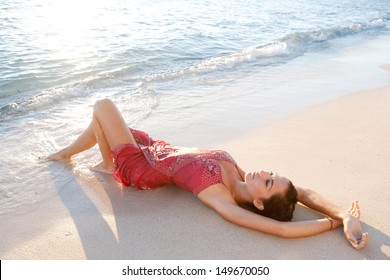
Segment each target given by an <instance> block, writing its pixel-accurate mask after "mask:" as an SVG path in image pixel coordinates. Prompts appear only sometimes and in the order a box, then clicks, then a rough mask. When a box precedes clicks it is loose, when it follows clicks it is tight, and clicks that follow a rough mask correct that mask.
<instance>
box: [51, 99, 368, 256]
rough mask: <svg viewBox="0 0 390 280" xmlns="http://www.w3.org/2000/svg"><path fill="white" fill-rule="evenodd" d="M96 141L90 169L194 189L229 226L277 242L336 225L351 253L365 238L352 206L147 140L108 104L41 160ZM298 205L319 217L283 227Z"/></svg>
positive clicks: (146, 184) (218, 158)
mask: <svg viewBox="0 0 390 280" xmlns="http://www.w3.org/2000/svg"><path fill="white" fill-rule="evenodd" d="M96 143H97V144H98V145H99V148H100V151H101V154H102V157H103V161H102V162H101V163H100V164H98V165H96V166H94V167H92V168H91V169H92V170H94V171H99V172H104V173H109V174H113V176H114V178H115V179H116V180H117V181H118V182H120V183H121V184H123V185H125V186H129V185H133V186H135V187H137V188H139V189H154V188H157V187H159V186H162V185H165V184H174V185H177V186H180V187H181V188H183V189H186V190H188V191H191V192H193V193H194V194H195V195H196V196H197V197H198V198H199V199H200V200H201V201H202V202H203V203H204V204H206V205H207V206H209V207H210V208H212V209H214V210H215V211H217V212H218V213H219V214H220V215H221V216H222V217H223V218H224V219H226V220H228V221H230V222H232V223H235V224H237V225H240V226H244V227H247V228H251V229H255V230H258V231H261V232H265V233H269V234H274V235H277V236H281V237H305V236H311V235H315V234H318V233H322V232H325V231H328V230H331V229H333V228H336V227H338V226H341V225H343V226H344V233H345V236H346V238H347V239H348V241H349V242H350V244H351V245H352V246H353V247H354V248H356V249H362V248H364V247H366V246H367V244H368V233H362V229H361V225H360V221H359V217H360V209H359V205H358V202H353V203H352V205H351V207H350V208H349V210H348V211H342V210H341V209H340V208H339V207H338V206H336V205H334V204H333V203H331V202H330V201H328V200H326V199H325V198H323V197H322V196H320V195H319V194H317V193H316V192H314V191H312V190H309V189H306V188H302V187H294V185H293V184H292V183H291V181H290V180H288V179H287V178H285V177H281V176H279V175H278V174H274V173H272V172H264V171H260V172H244V171H243V170H242V169H241V168H240V167H239V166H238V165H237V163H236V162H235V161H234V159H233V158H232V157H231V156H230V155H229V154H228V153H226V152H224V151H221V150H202V149H198V148H180V147H176V146H172V145H170V144H168V143H166V142H164V141H162V140H154V139H152V138H151V137H149V136H148V134H146V133H145V132H142V131H139V130H135V129H132V128H128V127H127V125H126V123H125V121H124V120H123V117H122V115H121V114H120V112H119V111H118V109H117V107H116V106H115V105H114V104H113V103H112V102H111V101H110V100H108V99H105V100H100V101H97V102H96V104H95V105H94V111H93V118H92V122H91V124H90V125H89V126H88V127H87V129H86V130H85V131H84V132H83V133H82V134H81V135H80V136H79V137H78V138H77V139H76V140H75V142H74V143H72V144H71V145H69V146H68V147H66V148H64V149H62V150H60V151H58V152H56V153H54V154H52V155H50V156H48V157H46V159H48V160H57V161H66V160H70V158H71V156H73V155H74V154H77V153H80V152H82V151H85V150H87V149H90V148H92V147H93V146H95V145H96ZM297 201H299V202H301V203H302V204H304V205H306V206H307V207H309V208H311V209H314V210H316V211H319V212H322V213H323V214H325V215H326V217H325V218H322V219H315V220H309V221H299V222H289V223H286V222H285V221H291V219H292V216H293V212H294V209H295V204H296V203H297ZM254 212H255V213H254ZM258 214H260V215H258Z"/></svg>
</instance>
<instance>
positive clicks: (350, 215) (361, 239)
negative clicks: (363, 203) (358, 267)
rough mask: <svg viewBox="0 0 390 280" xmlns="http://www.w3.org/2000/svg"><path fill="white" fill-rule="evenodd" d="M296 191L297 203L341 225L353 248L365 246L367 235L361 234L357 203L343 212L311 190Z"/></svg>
mask: <svg viewBox="0 0 390 280" xmlns="http://www.w3.org/2000/svg"><path fill="white" fill-rule="evenodd" d="M296 189H297V192H298V201H299V202H301V203H302V204H304V205H306V206H307V207H309V208H311V209H313V210H316V211H318V212H321V213H324V214H325V215H328V216H330V217H331V218H333V219H335V220H338V221H340V222H342V223H343V226H344V233H345V236H346V238H347V239H348V241H349V242H350V243H351V245H352V246H353V247H355V248H356V249H362V248H364V247H366V246H367V243H368V233H363V232H362V228H361V225H360V221H359V218H360V209H359V204H358V202H357V201H355V202H353V203H352V205H351V207H350V208H349V210H348V211H343V210H342V209H341V208H340V207H339V206H337V205H336V204H335V203H333V202H332V201H330V200H328V199H326V198H325V197H323V196H322V195H320V194H318V193H317V192H315V191H313V190H310V189H307V188H302V187H296Z"/></svg>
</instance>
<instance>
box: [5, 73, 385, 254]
mask: <svg viewBox="0 0 390 280" xmlns="http://www.w3.org/2000/svg"><path fill="white" fill-rule="evenodd" d="M387 69H389V67H387ZM389 108H390V86H386V87H383V88H379V89H372V90H368V91H364V92H358V93H353V94H349V95H346V96H344V97H341V98H338V99H336V100H332V101H329V102H327V103H324V104H320V105H317V106H315V107H312V108H310V109H309V110H306V111H304V112H301V113H299V114H295V115H293V116H290V117H288V118H287V119H284V120H280V121H277V122H273V123H271V124H269V125H267V126H265V127H260V128H253V130H251V131H248V133H247V134H246V135H243V136H242V137H241V138H239V139H237V140H234V141H232V142H228V143H222V142H221V148H222V149H225V150H227V151H229V152H230V153H231V154H232V155H233V157H234V158H235V159H236V161H237V162H238V163H239V165H240V166H242V168H244V170H253V169H255V170H257V169H264V170H272V171H275V172H278V173H279V174H281V175H284V176H286V177H288V178H290V179H291V180H292V181H293V182H294V183H295V184H296V185H299V186H307V187H310V188H313V189H315V190H317V191H318V192H319V193H321V194H323V195H324V196H326V197H328V198H330V199H331V200H333V201H335V202H336V203H337V204H339V205H341V206H342V207H344V208H346V209H347V207H348V206H349V204H350V202H351V201H353V200H358V201H359V203H360V207H361V211H362V216H361V221H362V225H363V229H364V231H367V232H368V233H369V234H370V242H369V246H368V248H366V249H364V250H362V251H356V250H355V249H353V248H352V247H351V246H350V245H349V243H348V242H347V240H346V239H345V238H344V236H343V231H342V229H341V228H338V229H335V230H332V231H329V232H326V233H323V234H320V235H317V236H314V237H309V238H299V239H283V238H279V237H275V236H271V235H267V234H263V233H260V232H255V231H253V230H249V229H245V228H241V227H239V226H236V225H233V224H231V223H229V222H227V221H225V220H223V219H222V218H221V217H220V216H219V215H218V214H217V213H215V212H214V211H213V210H211V209H209V208H207V207H206V206H205V205H203V204H202V203H201V202H199V201H198V200H197V199H196V197H194V196H193V195H192V194H191V193H188V192H186V191H184V190H181V189H179V188H177V187H174V186H166V187H162V188H160V189H157V190H154V191H138V190H135V189H133V188H120V186H119V185H118V184H117V183H116V182H115V181H114V180H113V179H112V178H111V177H110V176H109V175H107V176H106V175H102V174H96V178H95V179H94V180H92V181H90V183H89V184H85V183H82V182H84V181H83V180H81V179H82V178H80V176H83V174H80V173H78V172H77V170H73V171H74V172H73V171H72V167H71V166H68V167H64V170H65V171H64V172H70V173H72V174H74V175H72V176H71V180H69V181H68V182H67V183H66V185H67V186H66V188H65V189H61V191H59V192H58V194H57V195H56V196H55V197H53V198H52V199H50V200H48V201H46V202H45V203H43V204H40V205H38V206H36V205H33V206H29V205H26V206H25V207H26V210H25V211H24V213H23V214H21V215H19V216H18V217H17V218H15V216H13V218H12V219H11V218H9V217H7V215H3V216H1V217H0V223H1V224H2V225H6V226H1V228H0V236H1V239H0V258H1V259H3V260H4V259H118V260H123V259H127V260H133V259H183V260H186V259H272V260H279V259H298V260H302V259H318V260H338V259H349V260H360V259H369V260H380V259H390V218H389V215H388V205H389V201H390V188H389V187H390V172H389V163H390V149H389V143H390V110H389ZM51 164H59V163H48V164H47V167H48V168H49V169H50V165H51ZM60 179H61V178H58V177H57V176H53V179H52V180H51V181H50V182H47V184H51V185H52V186H53V187H54V188H55V187H56V184H60V183H61V184H63V182H59V180H60ZM316 216H317V214H316V213H313V212H311V211H308V210H307V209H305V208H304V207H301V206H299V207H297V210H296V213H295V216H294V220H302V219H308V218H311V217H316Z"/></svg>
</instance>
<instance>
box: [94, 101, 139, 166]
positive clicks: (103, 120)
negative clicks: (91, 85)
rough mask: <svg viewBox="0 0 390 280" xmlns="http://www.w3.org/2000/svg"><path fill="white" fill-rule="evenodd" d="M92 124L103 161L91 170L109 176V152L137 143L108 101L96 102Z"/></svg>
mask: <svg viewBox="0 0 390 280" xmlns="http://www.w3.org/2000/svg"><path fill="white" fill-rule="evenodd" d="M92 124H93V131H94V133H95V138H96V140H97V143H98V145H99V149H100V153H101V154H102V157H103V161H102V162H100V163H99V164H97V165H96V166H93V167H92V168H91V170H93V171H98V172H103V173H108V174H111V173H112V170H113V161H112V156H111V151H112V150H113V149H115V148H116V147H117V146H119V145H122V144H134V145H137V143H136V142H135V140H134V137H133V135H132V134H131V132H130V130H129V128H128V127H127V125H126V123H125V121H124V120H123V117H122V115H121V114H120V112H119V110H118V109H117V107H116V106H115V105H114V103H112V101H110V100H108V99H104V100H100V101H98V102H96V104H95V106H94V110H93V121H92Z"/></svg>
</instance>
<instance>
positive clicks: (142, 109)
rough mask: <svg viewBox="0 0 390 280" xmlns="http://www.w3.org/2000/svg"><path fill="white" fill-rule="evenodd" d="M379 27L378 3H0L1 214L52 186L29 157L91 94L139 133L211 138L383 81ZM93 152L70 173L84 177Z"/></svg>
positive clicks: (73, 124)
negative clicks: (108, 104)
mask: <svg viewBox="0 0 390 280" xmlns="http://www.w3.org/2000/svg"><path fill="white" fill-rule="evenodd" d="M389 27H390V3H389V1H388V0H387V1H383V0H382V1H369V0H366V1H363V0H356V1H343V0H338V1H314V0H300V1H281V0H279V1H261V0H249V1H241V0H234V1H233V0H225V1H212V0H196V1H195V0H181V1H180V0H176V1H173V0H172V1H168V0H166V1H162V0H159V1H157V0H149V1H146V0H144V1H142V0H139V1H119V0H111V1H75V0H69V1H53V0H31V1H22V0H19V1H17V0H12V1H11V0H2V1H0V142H1V145H2V149H1V151H0V153H1V156H0V174H1V175H0V214H5V213H12V212H17V211H19V210H18V209H19V208H23V205H25V204H36V203H39V202H40V201H41V200H43V199H47V197H50V195H53V194H54V193H55V192H56V191H58V190H52V189H51V187H50V186H48V184H46V183H45V182H47V181H48V180H49V179H48V178H50V176H53V173H50V174H49V173H48V171H47V169H48V166H47V165H38V164H37V162H36V157H37V156H39V155H41V154H47V153H49V152H51V151H53V150H55V149H57V148H59V147H62V146H64V145H66V144H68V143H69V142H70V141H71V140H72V139H74V137H75V136H76V135H77V133H79V132H80V131H81V130H82V129H83V127H85V126H86V125H87V124H88V122H89V119H90V116H91V107H92V105H93V103H94V102H95V100H97V99H99V98H102V97H109V98H111V99H113V100H114V101H115V102H117V103H118V105H119V107H120V109H121V110H122V112H123V114H124V115H125V118H126V120H128V122H129V124H130V125H134V126H136V127H139V128H143V129H145V130H148V131H151V132H152V135H156V136H159V137H163V138H168V140H170V141H172V142H176V143H178V144H183V145H197V146H199V145H200V146H207V147H211V146H214V145H216V144H217V143H219V142H221V141H223V140H228V138H229V137H234V135H235V134H239V133H243V132H245V131H246V130H247V129H248V128H250V127H253V126H256V125H261V124H262V123H264V122H267V121H270V120H273V119H275V118H278V117H282V116H284V115H285V114H287V113H289V112H293V111H294V110H295V111H296V110H299V109H300V108H303V107H304V106H309V105H311V104H314V103H316V102H320V101H323V100H327V99H330V98H334V97H336V96H339V95H341V94H345V93H348V92H352V91H355V90H360V89H365V88H370V87H375V86H380V85H383V84H384V83H386V82H387V81H388V75H387V73H385V72H384V71H382V70H380V69H379V68H378V66H379V65H381V64H386V63H389V60H390V55H389V54H390V50H389V46H390V44H389V42H390V39H389V38H390V33H389ZM226 131H229V133H226ZM226 134H227V136H225V135H226ZM95 152H96V151H95ZM98 160H99V157H98V156H97V155H96V154H95V153H90V154H88V153H87V154H86V155H81V156H80V157H79V158H78V161H77V164H76V165H75V166H74V171H76V172H78V173H79V174H81V175H80V176H81V177H82V178H84V180H86V181H88V180H93V174H91V173H90V172H89V171H88V169H87V166H88V165H89V164H91V161H93V162H95V161H98ZM53 170H54V171H53ZM64 170H66V169H64V167H61V166H56V167H53V168H52V169H51V171H50V172H54V174H57V175H56V176H64V181H66V178H67V177H66V174H67V173H66V171H64Z"/></svg>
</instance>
